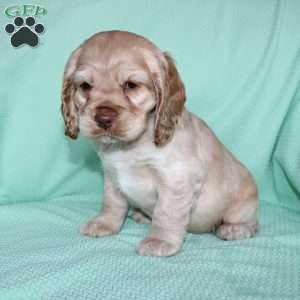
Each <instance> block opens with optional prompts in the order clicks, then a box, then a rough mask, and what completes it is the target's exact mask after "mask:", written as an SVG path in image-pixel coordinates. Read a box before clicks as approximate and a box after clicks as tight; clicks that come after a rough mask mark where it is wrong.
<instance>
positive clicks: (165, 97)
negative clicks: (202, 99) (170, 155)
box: [154, 53, 185, 146]
mask: <svg viewBox="0 0 300 300" xmlns="http://www.w3.org/2000/svg"><path fill="white" fill-rule="evenodd" d="M164 58H165V59H166V62H167V67H166V70H165V76H164V77H165V78H164V79H162V80H155V82H154V85H155V90H156V97H157V107H156V116H155V126H154V143H155V145H157V146H164V145H165V144H166V143H167V142H168V140H169V139H170V138H171V137H172V135H173V133H174V130H175V125H176V124H177V121H178V117H179V116H180V114H181V112H182V110H183V108H184V102H185V89H184V85H183V82H182V81H181V78H180V76H179V74H178V71H177V69H176V66H175V63H174V61H173V59H172V57H171V56H170V55H169V54H167V53H164Z"/></svg>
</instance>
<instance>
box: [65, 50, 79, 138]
mask: <svg viewBox="0 0 300 300" xmlns="http://www.w3.org/2000/svg"><path fill="white" fill-rule="evenodd" d="M80 53H81V48H77V49H76V50H74V51H73V52H72V54H71V56H70V58H69V60H68V62H67V64H66V67H65V71H64V78H63V87H62V94H61V99H62V104H61V111H62V114H63V117H64V121H65V134H66V135H68V136H69V137H70V138H72V139H76V138H77V135H78V132H79V128H78V117H77V112H76V107H75V103H74V99H73V98H74V92H75V91H74V84H73V74H74V72H75V70H76V68H77V61H78V58H79V55H80Z"/></svg>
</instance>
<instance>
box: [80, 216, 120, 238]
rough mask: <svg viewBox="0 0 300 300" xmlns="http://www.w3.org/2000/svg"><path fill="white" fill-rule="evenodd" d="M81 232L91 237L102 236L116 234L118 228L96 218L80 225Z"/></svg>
mask: <svg viewBox="0 0 300 300" xmlns="http://www.w3.org/2000/svg"><path fill="white" fill-rule="evenodd" d="M80 233H81V234H83V235H88V236H91V237H102V236H107V235H112V234H115V233H116V230H114V228H113V227H112V226H111V225H109V224H107V223H104V222H103V221H101V220H98V219H97V218H94V219H92V220H90V221H89V222H88V223H86V224H83V225H82V226H81V227H80Z"/></svg>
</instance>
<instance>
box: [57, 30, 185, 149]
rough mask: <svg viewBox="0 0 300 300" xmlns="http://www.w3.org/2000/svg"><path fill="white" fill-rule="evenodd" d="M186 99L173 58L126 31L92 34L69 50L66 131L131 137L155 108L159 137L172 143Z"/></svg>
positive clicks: (139, 131) (157, 141)
mask: <svg viewBox="0 0 300 300" xmlns="http://www.w3.org/2000/svg"><path fill="white" fill-rule="evenodd" d="M184 102H185V90H184V85H183V83H182V81H181V79H180V77H179V74H178V72H177V70H176V67H175V64H174V62H173V60H172V58H171V57H170V56H169V55H168V54H166V53H163V52H161V51H160V50H159V49H158V48H157V47H156V46H155V45H154V44H152V43H151V42H150V41H148V40H146V39H145V38H143V37H141V36H138V35H136V34H133V33H129V32H124V31H109V32H102V33H98V34H96V35H94V36H92V37H91V38H90V39H88V40H87V41H86V42H84V43H83V44H82V45H81V46H80V47H79V48H77V49H76V50H75V51H74V52H73V53H72V54H71V56H70V58H69V60H68V62H67V65H66V68H65V73H64V82H63V89H62V112H63V116H64V120H65V126H66V127H65V133H66V134H67V135H68V136H70V137H71V138H73V139H75V138H76V137H77V135H78V133H79V131H80V132H81V134H83V135H84V136H87V137H90V138H94V139H97V140H99V141H101V142H103V143H116V142H119V141H122V142H130V141H134V140H136V139H138V138H139V137H140V136H141V135H142V133H143V132H144V131H145V129H146V126H147V122H148V119H149V116H150V115H151V114H155V125H154V142H155V144H156V145H158V146H161V145H164V144H166V143H167V141H168V140H169V139H170V137H171V136H172V133H173V132H174V127H175V124H176V122H177V119H178V117H179V115H180V114H181V112H182V110H183V107H184Z"/></svg>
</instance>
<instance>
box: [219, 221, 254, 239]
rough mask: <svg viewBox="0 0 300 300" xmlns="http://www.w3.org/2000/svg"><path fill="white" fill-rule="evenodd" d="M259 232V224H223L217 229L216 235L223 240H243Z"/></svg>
mask: <svg viewBox="0 0 300 300" xmlns="http://www.w3.org/2000/svg"><path fill="white" fill-rule="evenodd" d="M257 230H258V225H257V224H222V225H220V226H219V227H218V228H217V231H216V235H217V236H218V237H219V238H220V239H222V240H227V241H232V240H241V239H247V238H250V237H252V236H253V235H254V234H255V233H256V232H257Z"/></svg>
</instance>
